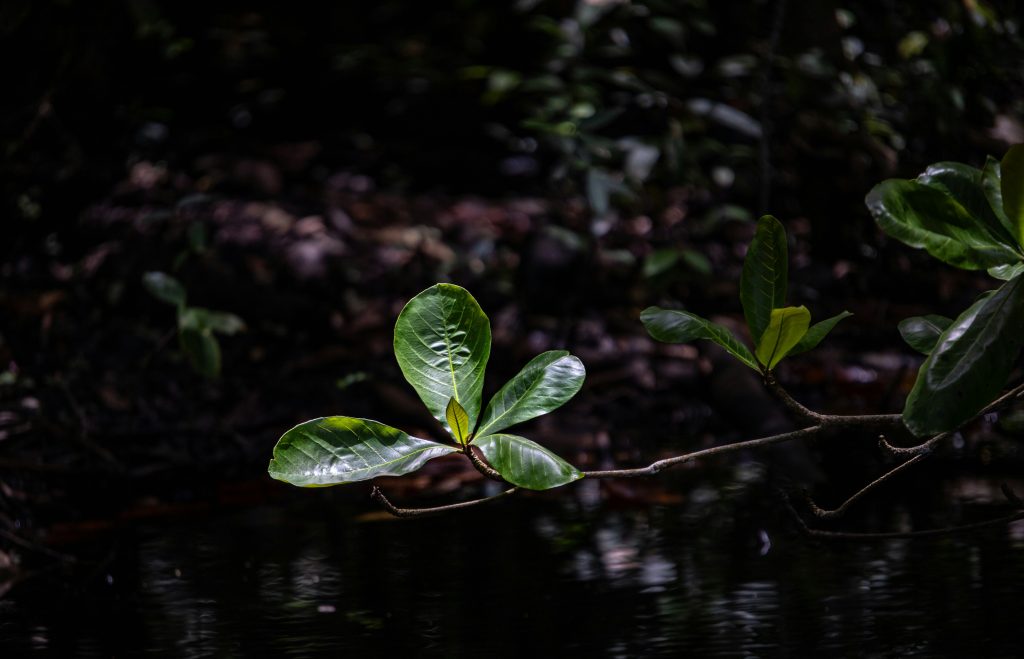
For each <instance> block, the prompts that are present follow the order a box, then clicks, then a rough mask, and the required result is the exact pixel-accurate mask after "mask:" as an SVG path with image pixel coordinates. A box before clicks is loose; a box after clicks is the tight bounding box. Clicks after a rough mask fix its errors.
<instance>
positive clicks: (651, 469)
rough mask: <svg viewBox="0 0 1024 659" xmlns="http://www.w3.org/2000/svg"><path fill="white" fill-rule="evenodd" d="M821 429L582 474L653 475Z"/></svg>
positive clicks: (820, 427)
mask: <svg viewBox="0 0 1024 659" xmlns="http://www.w3.org/2000/svg"><path fill="white" fill-rule="evenodd" d="M821 429H822V426H811V427H810V428H801V429H800V430H794V431H792V432H786V433H782V434H779V435H770V436H768V437H760V438H758V439H749V440H747V441H744V442H734V443H732V444H722V445H721V446H712V447H711V448H706V449H702V450H700V451H693V452H692V453H685V454H683V455H677V456H676V457H673V458H665V459H664V460H658V461H657V462H652V463H651V464H649V465H647V466H646V467H638V468H636V469H610V470H607V471H585V472H583V476H584V478H638V477H642V476H654V475H655V474H657V473H658V472H660V471H664V470H665V469H669V468H671V467H676V466H678V465H681V464H684V463H686V462H692V461H694V460H697V459H700V458H708V457H711V456H713V455H719V454H722V453H733V452H735V451H741V450H743V449H748V448H759V447H761V446H768V445H770V444H781V443H782V442H791V441H793V440H795V439H807V438H810V437H813V436H815V435H816V434H818V432H819V431H820V430H821Z"/></svg>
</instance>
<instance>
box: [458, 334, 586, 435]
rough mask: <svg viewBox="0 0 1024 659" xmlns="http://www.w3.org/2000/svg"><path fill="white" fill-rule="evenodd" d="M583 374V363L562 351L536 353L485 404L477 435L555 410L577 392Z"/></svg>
mask: <svg viewBox="0 0 1024 659" xmlns="http://www.w3.org/2000/svg"><path fill="white" fill-rule="evenodd" d="M586 375H587V373H586V370H585V369H584V368H583V362H581V361H580V360H579V358H577V357H574V356H573V355H570V354H569V353H568V352H566V351H565V350H551V351H549V352H545V353H542V354H540V355H537V356H536V357H534V358H533V359H531V360H530V363H528V364H527V365H526V366H524V367H523V370H521V371H519V373H518V374H516V376H515V377H513V378H512V379H511V380H509V381H508V382H506V383H505V386H503V387H502V388H501V389H499V390H498V393H496V394H495V395H494V398H492V399H491V402H490V403H488V404H487V409H486V410H484V415H483V418H482V420H481V422H480V430H479V431H478V432H477V436H478V437H483V436H485V435H489V434H491V433H495V432H498V431H499V430H504V429H505V428H508V427H509V426H513V425H515V424H517V423H522V422H523V421H528V420H530V419H533V418H535V417H538V416H540V415H542V414H547V413H548V412H550V411H551V410H555V409H558V408H559V407H561V406H562V405H564V404H565V403H566V402H567V401H568V400H569V399H570V398H572V397H573V396H575V395H576V392H578V391H579V390H580V387H582V386H583V379H584V378H585V377H586Z"/></svg>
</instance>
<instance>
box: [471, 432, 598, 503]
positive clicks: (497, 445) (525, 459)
mask: <svg viewBox="0 0 1024 659" xmlns="http://www.w3.org/2000/svg"><path fill="white" fill-rule="evenodd" d="M475 445H476V446H477V447H479V448H480V450H481V451H482V452H483V454H484V457H485V458H487V462H489V463H490V464H491V466H492V467H494V469H495V470H496V471H497V472H498V473H499V474H501V477H502V478H504V479H505V480H507V481H508V482H509V483H512V484H513V485H517V486H519V487H523V488H526V489H527V490H549V489H551V488H553V487H558V486H559V485H565V484H566V483H571V482H573V481H574V480H578V479H580V478H583V473H582V472H581V471H580V470H579V469H577V468H576V467H573V466H572V465H571V464H569V463H568V462H566V461H565V460H563V459H562V458H560V457H558V456H557V455H555V454H554V453H552V452H551V451H549V450H548V449H546V448H544V447H543V446H541V445H540V444H537V443H535V442H531V441H530V440H528V439H526V438H525V437H519V436H517V435H488V436H487V437H481V438H480V439H479V440H477V441H476V442H475Z"/></svg>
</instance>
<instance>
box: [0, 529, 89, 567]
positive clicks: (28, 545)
mask: <svg viewBox="0 0 1024 659" xmlns="http://www.w3.org/2000/svg"><path fill="white" fill-rule="evenodd" d="M0 537H2V538H6V539H7V540H9V541H10V542H13V543H14V544H16V545H18V546H19V547H21V548H22V549H28V550H30V551H34V552H38V553H40V554H44V555H46V556H49V557H50V558H56V559H59V560H62V561H66V562H68V563H74V562H75V560H76V559H75V557H74V556H69V555H67V554H62V553H60V552H59V551H54V550H53V549H50V548H49V547H44V546H43V545H40V544H38V543H35V542H32V541H31V540H26V539H25V538H23V537H21V536H20V535H18V534H17V533H13V532H11V531H8V530H6V529H0Z"/></svg>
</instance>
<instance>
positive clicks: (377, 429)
mask: <svg viewBox="0 0 1024 659" xmlns="http://www.w3.org/2000/svg"><path fill="white" fill-rule="evenodd" d="M457 450H458V449H457V448H455V447H453V446H445V445H444V444H438V443H437V442H432V441H429V440H426V439H419V438H418V437H410V436H409V435H407V434H406V433H404V432H402V431H401V430H398V429H397V428H392V427H391V426H386V425H384V424H383V423H378V422H377V421H370V420H369V419H356V418H353V417H348V416H330V417H325V418H320V419H313V420H312V421H306V422H305V423H300V424H299V425H297V426H295V427H294V428H292V429H291V430H289V431H288V432H286V433H285V434H284V435H282V436H281V439H279V440H278V442H277V446H275V447H274V458H273V460H271V461H270V466H269V467H268V471H269V472H270V476H271V477H272V478H275V479H277V480H279V481H284V482H286V483H291V484H292V485H298V486H299V487H325V486H328V485H340V484H342V483H354V482H356V481H365V480H369V479H371V478H376V477H377V476H401V475H402V474H408V473H409V472H411V471H416V470H417V469H419V468H420V467H422V466H423V464H424V463H426V462H427V460H430V459H431V458H436V457H438V456H441V455H446V454H448V453H451V452H453V451H457Z"/></svg>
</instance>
